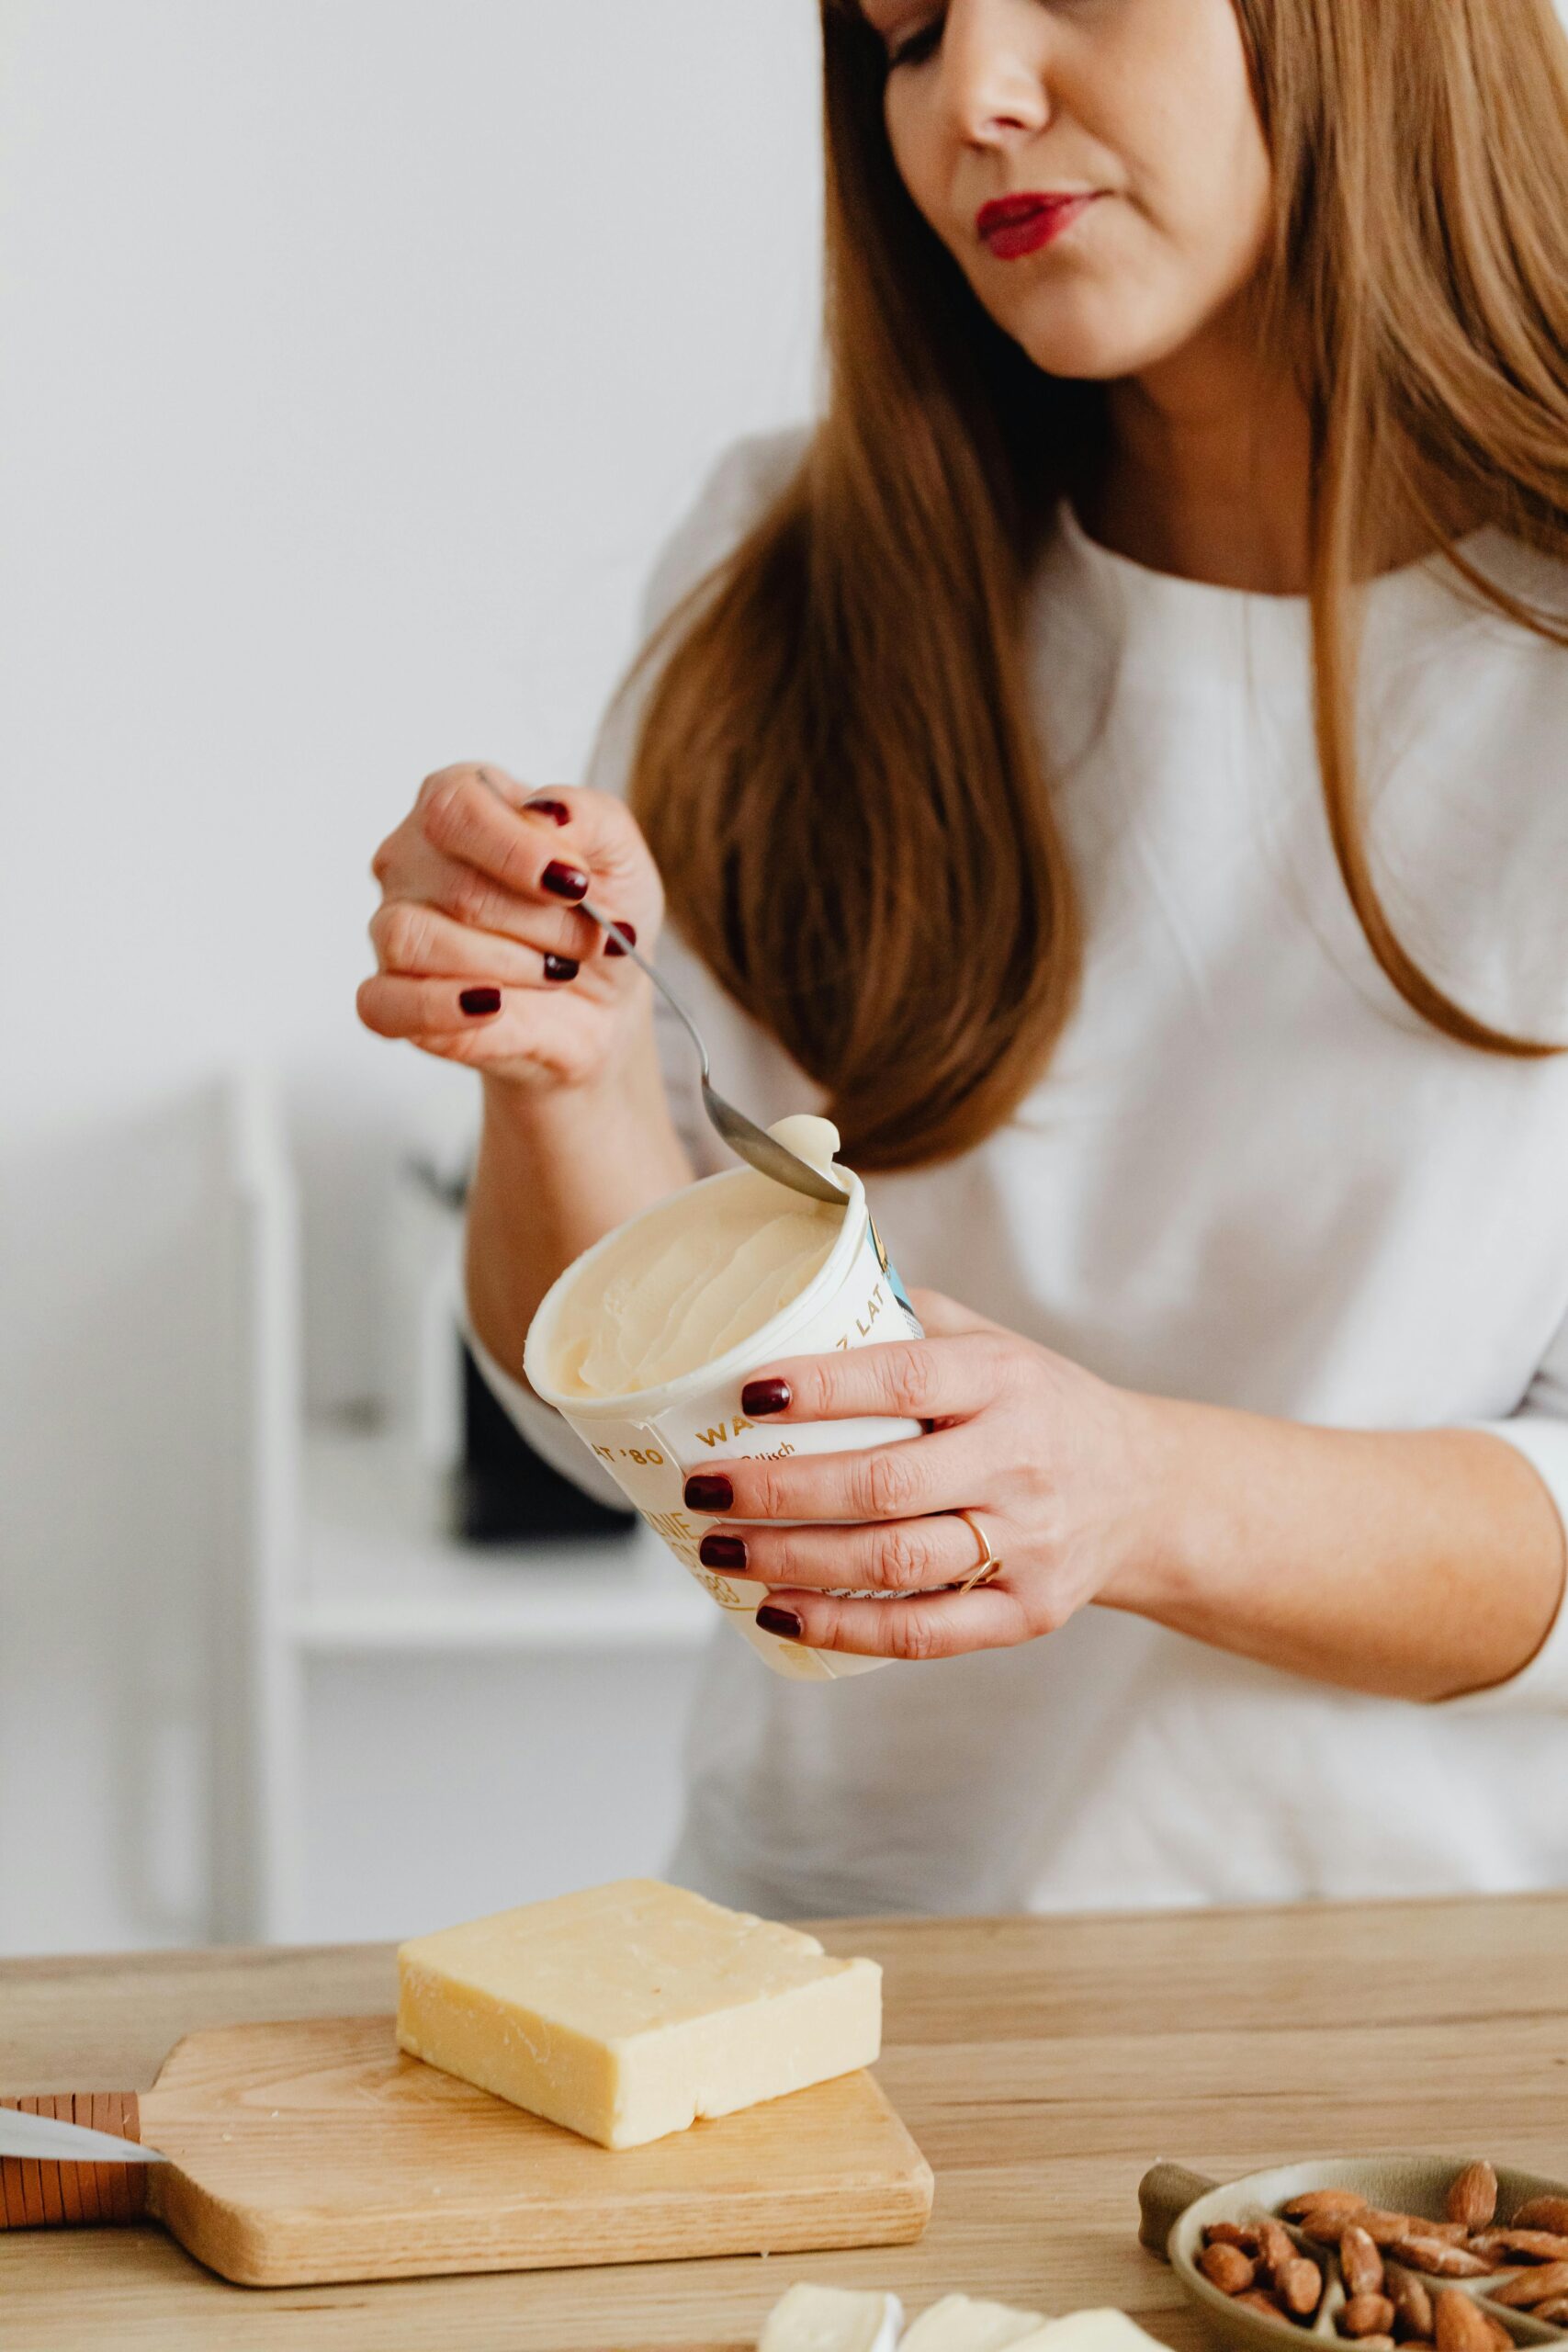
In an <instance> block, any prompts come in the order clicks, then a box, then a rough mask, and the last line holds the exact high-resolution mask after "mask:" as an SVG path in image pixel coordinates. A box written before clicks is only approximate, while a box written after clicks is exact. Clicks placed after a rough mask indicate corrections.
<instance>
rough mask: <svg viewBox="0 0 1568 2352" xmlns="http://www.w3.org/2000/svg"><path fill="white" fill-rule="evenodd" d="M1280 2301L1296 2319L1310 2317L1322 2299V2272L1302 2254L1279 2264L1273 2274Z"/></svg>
mask: <svg viewBox="0 0 1568 2352" xmlns="http://www.w3.org/2000/svg"><path fill="white" fill-rule="evenodd" d="M1274 2285H1275V2289H1276V2290H1277V2292H1278V2294H1279V2297H1280V2301H1281V2302H1282V2303H1283V2304H1284V2306H1285V2309H1286V2310H1287V2311H1288V2312H1294V2314H1295V2316H1296V2317H1297V2318H1298V2319H1310V2318H1311V2317H1312V2315H1313V2313H1314V2311H1316V2309H1317V2307H1318V2305H1319V2303H1320V2302H1322V2301H1323V2273H1322V2271H1321V2270H1320V2269H1319V2268H1318V2267H1317V2265H1316V2263H1315V2262H1309V2261H1308V2259H1307V2257H1306V2256H1305V2255H1304V2254H1298V2255H1296V2256H1293V2257H1292V2260H1291V2261H1289V2262H1286V2263H1283V2264H1281V2266H1280V2268H1279V2269H1278V2270H1277V2271H1276V2272H1275V2274H1274Z"/></svg>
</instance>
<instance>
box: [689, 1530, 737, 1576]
mask: <svg viewBox="0 0 1568 2352" xmlns="http://www.w3.org/2000/svg"><path fill="white" fill-rule="evenodd" d="M697 1557H698V1559H699V1560H700V1561H701V1562H702V1564H703V1566H704V1567H705V1568H743V1567H744V1566H746V1546H745V1544H743V1543H742V1542H741V1540H740V1538H739V1535H705V1536H704V1537H703V1540H702V1542H701V1543H700V1544H698V1546H697Z"/></svg>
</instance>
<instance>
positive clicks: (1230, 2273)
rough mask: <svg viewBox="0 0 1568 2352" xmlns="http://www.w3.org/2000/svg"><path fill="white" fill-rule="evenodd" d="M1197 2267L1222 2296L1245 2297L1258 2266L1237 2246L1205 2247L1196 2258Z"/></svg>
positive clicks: (1222, 2244)
mask: <svg viewBox="0 0 1568 2352" xmlns="http://www.w3.org/2000/svg"><path fill="white" fill-rule="evenodd" d="M1198 2267H1199V2269H1200V2270H1201V2272H1202V2274H1203V2276H1204V2278H1206V2279H1207V2280H1208V2281H1209V2284H1210V2285H1211V2286H1212V2287H1217V2288H1218V2289H1219V2290H1220V2292H1221V2294H1222V2295H1245V2294H1246V2292H1247V2289H1248V2288H1249V2287H1250V2286H1251V2284H1252V2282H1253V2280H1254V2278H1256V2277H1257V2276H1258V2265H1257V2264H1256V2263H1255V2262H1254V2261H1253V2259H1252V2257H1251V2256H1250V2255H1246V2254H1243V2252H1242V2250H1241V2248H1240V2246H1238V2245H1225V2244H1224V2240H1223V2239H1222V2241H1221V2242H1220V2244H1219V2245H1206V2246H1205V2247H1204V2248H1203V2251H1202V2253H1201V2255H1200V2256H1198Z"/></svg>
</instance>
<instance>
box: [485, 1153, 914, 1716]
mask: <svg viewBox="0 0 1568 2352" xmlns="http://www.w3.org/2000/svg"><path fill="white" fill-rule="evenodd" d="M832 1173H833V1177H834V1179H835V1181H836V1182H840V1183H841V1184H842V1185H843V1186H844V1188H845V1190H846V1193H847V1195H848V1197H847V1199H846V1201H845V1204H844V1210H843V1215H842V1217H841V1219H840V1222H839V1229H838V1234H837V1237H836V1238H835V1239H834V1241H833V1244H832V1247H831V1249H830V1250H829V1254H828V1256H827V1258H826V1260H825V1261H823V1263H822V1264H821V1265H820V1266H819V1267H818V1270H817V1272H815V1274H813V1275H812V1277H811V1279H810V1281H809V1282H808V1283H807V1284H806V1287H805V1288H804V1289H803V1290H802V1291H801V1292H800V1293H799V1294H798V1295H797V1296H795V1298H793V1299H791V1300H790V1301H789V1302H788V1303H787V1305H785V1306H783V1307H781V1308H780V1309H779V1311H778V1312H777V1313H776V1314H774V1315H773V1316H772V1317H770V1319H769V1320H768V1321H766V1322H765V1323H763V1324H761V1326H760V1327H759V1328H758V1329H755V1330H753V1331H751V1332H750V1333H749V1334H747V1336H746V1337H745V1338H744V1339H741V1340H738V1341H737V1342H736V1344H735V1345H733V1346H732V1347H730V1348H729V1349H728V1351H727V1352H726V1353H724V1354H722V1355H718V1356H716V1357H715V1358H714V1360H713V1361H712V1362H711V1363H704V1364H702V1365H700V1366H699V1367H698V1368H697V1369H696V1370H694V1371H691V1372H687V1373H685V1374H682V1375H681V1376H680V1377H678V1378H673V1379H670V1380H666V1381H665V1382H663V1383H662V1385H659V1386H657V1387H639V1388H634V1389H628V1390H626V1392H625V1393H623V1394H621V1395H618V1396H599V1395H593V1396H585V1395H582V1394H581V1393H577V1392H576V1391H574V1390H571V1389H570V1388H569V1387H566V1386H563V1385H561V1383H560V1382H559V1381H558V1379H557V1377H556V1376H555V1375H556V1370H557V1367H558V1365H559V1364H560V1363H561V1361H562V1333H563V1326H564V1325H565V1324H566V1323H567V1322H568V1321H569V1320H570V1317H571V1314H572V1311H573V1309H574V1308H576V1309H578V1311H579V1312H581V1302H582V1300H583V1299H584V1298H586V1297H589V1296H591V1295H592V1293H593V1291H594V1290H595V1289H596V1288H597V1289H600V1290H602V1289H603V1287H604V1271H605V1270H604V1260H605V1259H606V1258H607V1257H608V1256H609V1254H610V1253H611V1252H612V1251H614V1252H615V1253H616V1255H617V1257H621V1256H624V1254H625V1245H626V1239H627V1237H629V1236H632V1235H635V1234H637V1232H638V1231H639V1230H641V1229H642V1228H644V1227H647V1228H649V1234H650V1243H651V1240H652V1238H653V1235H654V1233H655V1230H656V1229H657V1228H662V1230H663V1231H665V1232H668V1231H669V1230H670V1229H671V1225H672V1224H673V1223H678V1222H679V1220H680V1219H682V1217H683V1216H691V1217H694V1218H703V1217H705V1216H709V1215H711V1214H712V1212H713V1210H714V1208H715V1207H716V1205H719V1204H723V1203H724V1202H725V1201H726V1198H727V1195H726V1193H725V1190H724V1188H726V1187H730V1188H734V1187H736V1186H739V1185H750V1186H755V1185H756V1184H758V1183H759V1182H766V1180H765V1179H759V1177H758V1176H757V1175H756V1173H755V1171H754V1170H750V1169H744V1168H738V1169H730V1170H727V1171H726V1172H725V1173H724V1174H723V1175H721V1176H709V1177H707V1178H705V1180H704V1181H703V1182H701V1183H697V1184H693V1185H691V1186H689V1187H688V1188H687V1190H686V1191H685V1192H683V1193H677V1194H675V1195H674V1196H673V1198H672V1199H670V1200H665V1201H660V1202H659V1203H657V1204H656V1205H655V1206H654V1207H653V1208H651V1209H648V1210H645V1211H644V1212H643V1214H642V1215H641V1216H637V1217H634V1218H632V1219H631V1220H629V1221H628V1223H626V1225H623V1226H619V1227H616V1229H615V1232H614V1233H609V1234H606V1235H605V1237H604V1239H603V1240H602V1241H599V1242H596V1243H595V1244H594V1246H593V1248H592V1250H585V1251H584V1252H583V1254H582V1256H581V1258H579V1259H577V1260H576V1261H574V1262H573V1263H572V1264H571V1265H570V1266H569V1267H568V1268H567V1270H566V1272H565V1273H564V1274H562V1275H561V1276H560V1278H559V1280H558V1282H557V1283H554V1284H553V1286H552V1287H551V1289H550V1290H549V1291H548V1292H547V1294H546V1295H545V1298H544V1300H543V1301H542V1303H541V1305H540V1307H539V1311H538V1313H537V1314H536V1316H535V1317H534V1321H533V1324H532V1326H531V1327H530V1329H529V1332H528V1340H527V1345H526V1348H525V1352H524V1369H525V1372H526V1374H527V1376H528V1381H529V1385H531V1386H532V1388H533V1389H534V1392H535V1394H536V1396H538V1397H542V1398H543V1399H544V1401H545V1403H546V1404H547V1405H553V1406H554V1407H555V1408H556V1410H557V1411H558V1412H559V1413H560V1414H561V1415H562V1417H563V1418H564V1419H566V1420H567V1421H568V1422H570V1425H571V1427H572V1428H573V1429H574V1430H576V1431H577V1434H578V1435H579V1437H581V1439H582V1441H583V1442H584V1443H585V1444H587V1445H588V1446H590V1447H592V1451H593V1453H595V1454H596V1455H597V1456H598V1458H599V1460H600V1461H601V1462H602V1463H603V1464H604V1466H605V1468H606V1469H607V1470H608V1471H609V1472H610V1475H611V1476H612V1477H614V1478H615V1481H616V1483H617V1485H618V1486H619V1487H621V1488H622V1489H623V1491H624V1492H625V1494H626V1497H627V1498H628V1500H629V1501H630V1502H631V1503H632V1504H633V1505H634V1506H635V1507H636V1509H637V1510H638V1511H639V1512H640V1513H641V1515H642V1517H643V1518H644V1519H645V1520H646V1521H648V1523H649V1526H650V1527H651V1528H653V1529H654V1530H655V1532H657V1533H658V1534H659V1535H660V1536H661V1537H662V1538H663V1540H664V1542H665V1543H666V1544H668V1545H669V1547H670V1549H671V1552H673V1554H674V1555H675V1557H676V1558H677V1559H678V1560H679V1561H680V1563H681V1566H682V1567H683V1568H684V1569H685V1570H686V1572H687V1574H688V1575H690V1576H693V1577H695V1578H696V1580H697V1582H698V1583H699V1584H700V1585H701V1586H702V1587H703V1589H704V1590H705V1592H706V1593H707V1594H708V1595H709V1596H710V1598H711V1599H712V1600H714V1601H715V1602H716V1604H717V1605H718V1607H719V1608H720V1609H722V1610H723V1611H724V1612H725V1614H726V1615H727V1616H728V1619H729V1622H730V1623H731V1624H732V1625H733V1626H734V1627H735V1629H736V1631H737V1632H738V1633H739V1634H740V1635H741V1636H742V1638H743V1639H744V1640H746V1641H748V1642H750V1645H751V1647H752V1648H753V1649H754V1650H756V1651H757V1653H758V1655H759V1656H760V1657H762V1658H763V1659H764V1660H765V1662H766V1663H767V1664H768V1665H769V1666H770V1667H771V1668H773V1672H774V1673H775V1674H782V1675H785V1676H787V1677H789V1679H791V1680H793V1681H796V1682H829V1681H836V1680H838V1679H840V1677H842V1676H846V1675H852V1674H865V1673H868V1672H869V1671H870V1670H871V1669H872V1668H874V1667H878V1666H886V1665H890V1664H891V1663H892V1661H891V1660H890V1659H887V1658H874V1657H847V1656H835V1655H832V1654H830V1653H829V1652H826V1651H821V1650H809V1649H803V1648H801V1647H800V1646H799V1645H798V1644H796V1643H794V1642H786V1641H781V1640H780V1639H779V1637H778V1635H777V1634H766V1633H764V1632H763V1631H762V1629H761V1626H759V1625H758V1623H756V1611H757V1610H758V1609H759V1608H760V1607H761V1603H762V1601H763V1600H765V1599H766V1598H767V1592H768V1588H767V1586H766V1585H762V1584H758V1583H756V1582H755V1581H753V1580H752V1579H751V1578H750V1577H735V1576H718V1575H716V1574H715V1573H714V1572H713V1571H712V1570H711V1569H708V1568H705V1567H704V1566H703V1565H702V1562H701V1561H700V1560H699V1559H698V1557H697V1546H698V1545H699V1544H700V1543H701V1542H702V1539H703V1537H704V1536H705V1534H707V1533H708V1532H709V1531H710V1530H716V1531H718V1532H723V1531H724V1530H726V1529H731V1530H733V1529H735V1528H737V1527H743V1526H744V1525H745V1524H746V1522H745V1521H742V1520H738V1519H737V1518H736V1516H735V1514H734V1513H733V1512H727V1513H726V1514H725V1515H724V1516H723V1517H722V1518H719V1519H710V1518H706V1517H705V1516H704V1515H703V1514H702V1513H701V1512H694V1511H689V1510H687V1509H686V1507H685V1503H684V1501H683V1499H682V1494H683V1488H684V1486H685V1481H686V1477H687V1476H688V1474H689V1473H690V1472H692V1471H694V1470H701V1469H703V1468H704V1467H705V1466H706V1464H709V1463H713V1462H723V1461H767V1460H776V1459H778V1458H779V1457H781V1456H783V1455H785V1454H791V1453H855V1452H859V1451H861V1450H862V1449H863V1448H865V1447H868V1446H877V1445H891V1444H893V1443H895V1442H897V1441H899V1440H901V1439H904V1438H911V1437H919V1434H920V1423H919V1421H912V1420H904V1419H889V1418H886V1417H876V1418H870V1419H860V1420H839V1421H811V1422H791V1423H789V1424H787V1425H780V1424H778V1423H776V1422H769V1421H751V1420H748V1419H747V1418H746V1416H745V1415H744V1414H743V1413H742V1411H741V1409H740V1391H741V1389H742V1388H743V1387H744V1385H745V1384H746V1382H747V1381H748V1380H749V1379H750V1378H751V1376H752V1375H753V1374H755V1373H757V1372H760V1371H761V1370H762V1369H763V1368H764V1367H765V1366H766V1365H768V1364H770V1363H777V1362H778V1361H779V1360H780V1359H781V1358H782V1357H784V1356H806V1355H831V1354H833V1353H834V1352H835V1351H838V1350H839V1349H842V1348H865V1347H873V1346H875V1345H878V1344H879V1343H880V1342H882V1341H884V1340H903V1339H909V1338H914V1339H919V1338H920V1337H921V1336H922V1331H921V1326H920V1323H919V1318H918V1317H917V1316H916V1314H915V1311H914V1308H913V1307H912V1306H910V1304H909V1301H908V1295H907V1294H906V1292H905V1289H904V1285H903V1283H901V1282H900V1281H899V1279H898V1276H897V1272H896V1270H895V1269H894V1267H893V1266H892V1265H891V1263H890V1262H889V1261H888V1257H887V1252H886V1250H885V1249H884V1247H883V1244H882V1238H881V1236H880V1235H879V1233H878V1232H877V1229H876V1225H875V1221H874V1218H873V1216H872V1214H871V1211H870V1208H869V1207H868V1205H867V1204H866V1197H865V1188H864V1186H863V1184H862V1182H861V1181H860V1179H859V1177H858V1176H856V1175H854V1174H853V1173H852V1170H849V1169H846V1168H840V1167H838V1166H837V1165H835V1166H834V1168H833V1170H832ZM774 1189H778V1188H776V1187H775V1188H774ZM729 1197H731V1198H733V1194H731V1196H729ZM832 1214H833V1212H831V1211H830V1212H829V1216H831V1215H832ZM650 1254H651V1249H650Z"/></svg>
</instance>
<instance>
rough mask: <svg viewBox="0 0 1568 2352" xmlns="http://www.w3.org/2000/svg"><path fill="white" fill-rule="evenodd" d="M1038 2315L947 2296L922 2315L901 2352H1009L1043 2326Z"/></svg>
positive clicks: (960, 2297)
mask: <svg viewBox="0 0 1568 2352" xmlns="http://www.w3.org/2000/svg"><path fill="white" fill-rule="evenodd" d="M1044 2324H1045V2323H1044V2319H1043V2314H1042V2313H1041V2312H1016V2311H1014V2310H1012V2309H1011V2308H1010V2305H1009V2304H1007V2303H987V2302H982V2301H979V2300H978V2298H976V2297H974V2296H970V2295H944V2296H943V2297H942V2301H941V2302H940V2303H933V2304H932V2305H931V2309H930V2311H929V2312H921V2313H920V2316H919V2319H918V2320H916V2321H915V2323H914V2324H913V2326H911V2327H910V2328H909V2329H908V2332H907V2333H906V2335H904V2336H903V2337H902V2338H901V2340H900V2342H899V2346H898V2352H1007V2347H1008V2346H1010V2345H1014V2344H1020V2343H1021V2342H1022V2341H1023V2339H1024V2337H1025V2336H1029V2335H1035V2334H1037V2333H1038V2332H1039V2331H1040V2330H1041V2329H1042V2328H1043V2326H1044Z"/></svg>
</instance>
